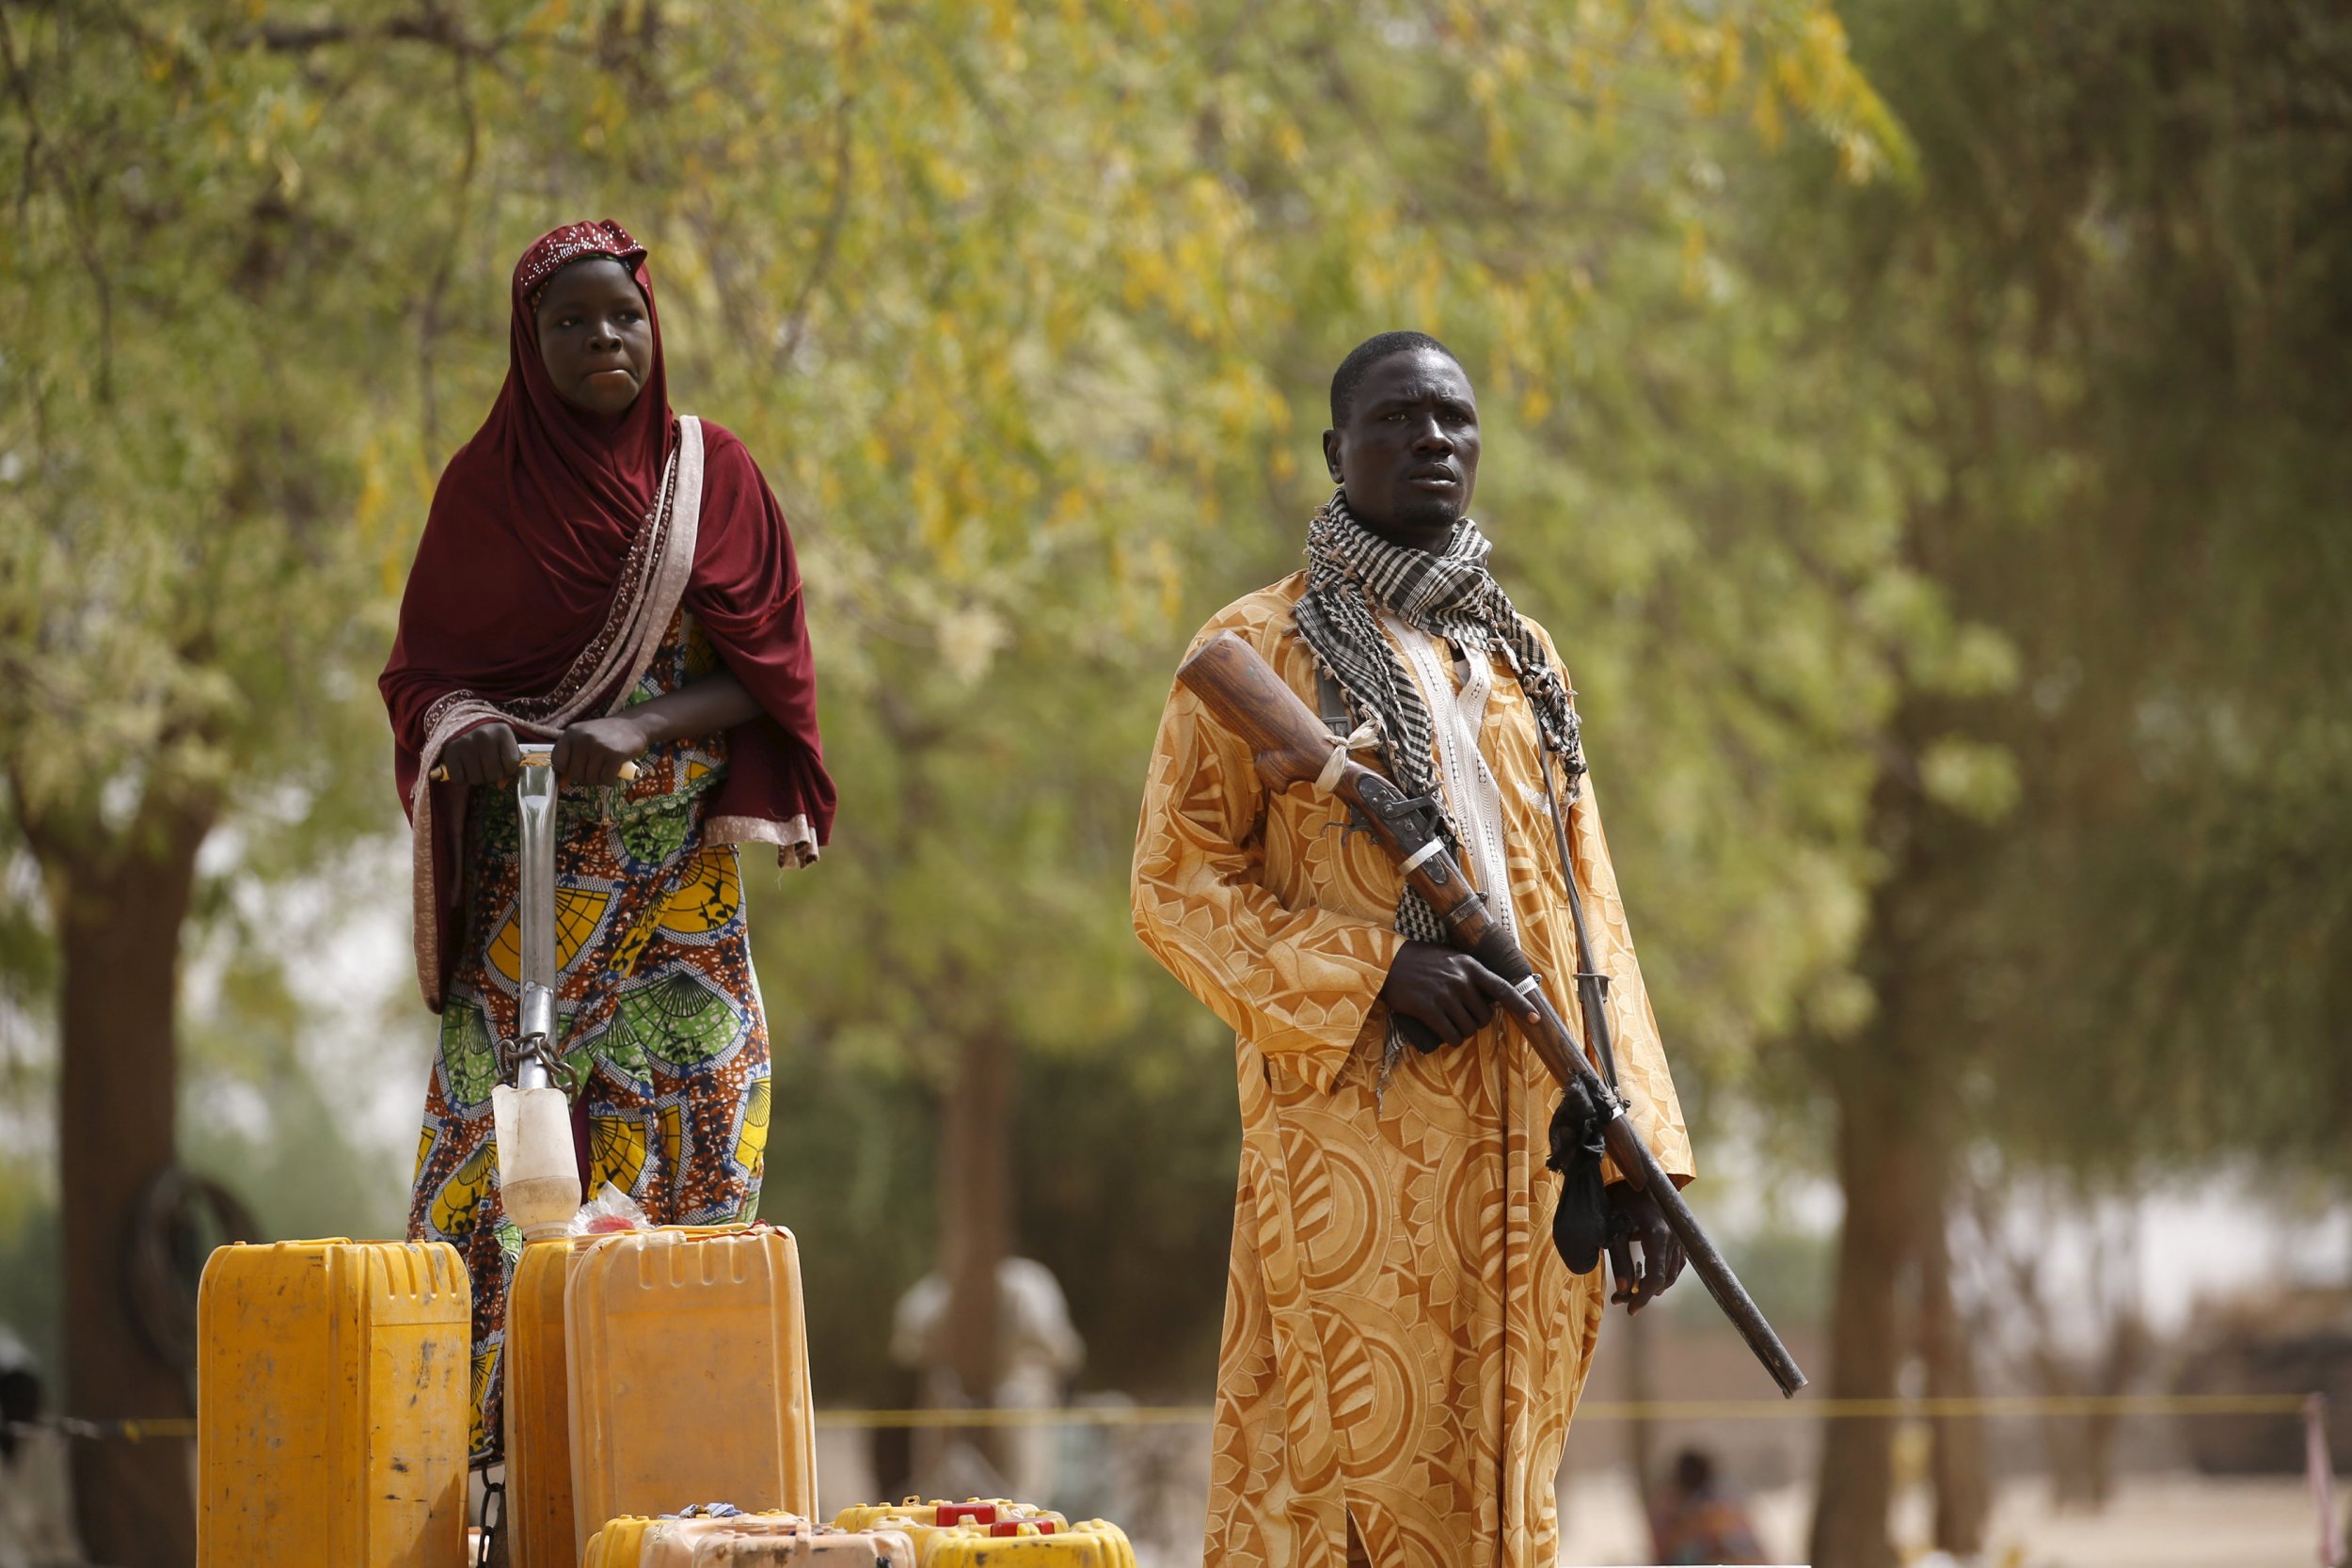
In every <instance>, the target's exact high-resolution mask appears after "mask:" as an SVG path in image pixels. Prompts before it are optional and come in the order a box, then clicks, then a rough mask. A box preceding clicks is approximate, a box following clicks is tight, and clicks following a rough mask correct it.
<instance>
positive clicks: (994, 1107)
mask: <svg viewBox="0 0 2352 1568" xmlns="http://www.w3.org/2000/svg"><path fill="white" fill-rule="evenodd" d="M1016 1064H1017V1053H1015V1051H1014V1049H1013V1045H1012V1042H1011V1041H1010V1040H1009V1039H1008V1038H1006V1037H1004V1036H1003V1035H1002V1034H1000V1033H998V1032H996V1031H994V1030H986V1031H982V1032H980V1033H977V1034H975V1035H973V1036H972V1037H968V1038H967V1039H965V1040H964V1042H963V1049H962V1052H961V1055H960V1056H959V1057H958V1059H957V1062H956V1077H955V1082H954V1084H953V1085H951V1086H950V1087H949V1089H948V1091H947V1098H946V1104H945V1105H944V1106H943V1107H942V1109H941V1116H940V1122H941V1126H940V1148H939V1182H940V1187H939V1227H940V1228H939V1261H940V1271H941V1272H942V1273H943V1274H944V1275H946V1279H947V1321H946V1325H945V1329H944V1332H943V1334H942V1336H941V1343H940V1348H941V1354H942V1355H943V1358H944V1359H945V1360H946V1365H947V1369H948V1370H950V1371H952V1372H953V1373H954V1374H955V1379H956V1382H957V1384H958V1385H959V1386H961V1389H962V1391H963V1395H964V1398H965V1399H967V1400H969V1401H970V1402H972V1403H974V1404H979V1405H988V1404H993V1403H994V1402H995V1399H996V1383H997V1378H998V1375H999V1362H1000V1358H999V1354H998V1353H999V1341H1000V1338H1001V1329H1000V1324H999V1323H998V1319H999V1317H1000V1315H1001V1314H1000V1311H999V1304H998V1299H997V1284H996V1275H997V1272H998V1265H999V1264H1000V1263H1002V1262H1003V1261H1004V1259H1006V1258H1008V1257H1009V1256H1010V1255H1011V1252H1012V1084H1013V1073H1014V1069H1015V1067H1016ZM971 1435H972V1437H973V1439H974V1447H976V1448H977V1449H979V1450H980V1452H981V1453H982V1454H983V1455H985V1456H986V1457H987V1458H988V1460H989V1462H990V1463H991V1464H993V1465H997V1466H998V1468H1000V1469H1001V1468H1002V1467H1003V1463H1004V1452H1005V1445H1003V1444H1002V1443H999V1442H997V1441H995V1440H994V1439H995V1438H996V1436H997V1435H998V1434H997V1433H994V1432H993V1431H991V1430H989V1429H985V1428H983V1429H978V1430H977V1431H975V1432H974V1433H972V1434H971Z"/></svg>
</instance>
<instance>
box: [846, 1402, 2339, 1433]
mask: <svg viewBox="0 0 2352 1568" xmlns="http://www.w3.org/2000/svg"><path fill="white" fill-rule="evenodd" d="M2302 1408H2303V1396H2302V1395H2300V1394H2082V1395H2063V1394H2060V1395H2043V1394H2018V1395H1991V1396H1986V1397H1982V1398H1978V1399H1943V1400H1924V1399H1922V1400H1900V1399H1896V1400H1806V1399H1799V1400H1646V1401H1632V1400H1620V1401H1606V1400H1592V1401H1587V1402H1585V1403H1583V1404H1581V1405H1579V1406H1578V1407H1577V1411H1576V1418H1577V1419H1578V1420H1580V1421H1630V1420H1643V1419H1647V1420H1654V1421H1674V1420H1679V1421H1748V1420H1789V1419H1799V1420H1815V1419H1820V1418H1852V1417H1879V1418H1899V1419H1926V1418H1937V1417H1950V1416H1992V1417H1997V1416H2292V1415H2296V1414H2298V1413H2299V1412H2300V1411H2301V1410H2302ZM1213 1415H1214V1412H1213V1411H1212V1409H1211V1407H1210V1406H1208V1405H1205V1404H1197V1405H1196V1404H1161V1405H1149V1404H1144V1405H1099V1406H1098V1405H1077V1406H1071V1407H1067V1408H1059V1407H1057V1408H1054V1409H1046V1410H820V1411H818V1413H817V1424H818V1426H820V1427H858V1428H875V1427H1029V1426H1102V1427H1114V1426H1178V1425H1187V1424H1189V1425H1195V1426H1205V1425H1207V1424H1208V1422H1209V1421H1210V1419H1211V1418H1212V1417H1213Z"/></svg>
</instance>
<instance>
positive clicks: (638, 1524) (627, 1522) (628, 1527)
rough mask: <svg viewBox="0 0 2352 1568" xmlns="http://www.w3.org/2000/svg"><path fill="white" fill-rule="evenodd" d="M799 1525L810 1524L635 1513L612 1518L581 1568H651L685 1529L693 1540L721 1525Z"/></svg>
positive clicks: (781, 1517)
mask: <svg viewBox="0 0 2352 1568" xmlns="http://www.w3.org/2000/svg"><path fill="white" fill-rule="evenodd" d="M771 1520H773V1521H777V1522H779V1523H783V1524H787V1525H799V1526H801V1527H802V1528H806V1527H807V1525H808V1521H807V1520H805V1519H803V1518H801V1517H800V1516H799V1515H797V1514H791V1513H756V1514H749V1515H745V1516H743V1517H741V1518H736V1519H648V1518H646V1517H644V1515H642V1514H634V1515H631V1516H630V1517H628V1518H626V1519H608V1520H606V1521H605V1522H604V1524H603V1526H602V1527H601V1528H598V1529H597V1531H596V1534H594V1535H592V1536H590V1537H589V1538H588V1547H587V1550H586V1551H584V1552H582V1553H581V1554H580V1568H648V1565H649V1564H650V1563H651V1562H652V1561H653V1560H654V1559H655V1558H657V1557H658V1556H660V1555H661V1554H662V1547H663V1543H664V1541H665V1539H668V1538H673V1537H675V1535H676V1534H677V1533H678V1532H679V1531H680V1530H684V1531H685V1532H686V1534H687V1538H688V1539H689V1540H691V1539H692V1536H693V1534H694V1532H695V1531H698V1530H704V1529H708V1528H713V1527H715V1526H721V1525H757V1524H761V1523H764V1522H767V1521H771Z"/></svg>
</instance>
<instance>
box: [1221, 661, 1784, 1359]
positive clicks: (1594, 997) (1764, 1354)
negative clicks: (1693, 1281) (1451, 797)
mask: <svg viewBox="0 0 2352 1568" xmlns="http://www.w3.org/2000/svg"><path fill="white" fill-rule="evenodd" d="M1176 678H1177V679H1178V680H1179V681H1181V682H1183V683H1184V686H1186V687H1187V688H1189V689H1191V691H1192V693H1193V695H1195V696H1197V697H1199V698H1200V701H1201V702H1202V704H1203V705H1206V706H1207V707H1208V709H1209V711H1210V712H1212V713H1214V714H1215V715H1216V718H1217V720H1218V721H1220V722H1221V723H1223V724H1224V726H1225V727H1226V728H1227V729H1228V730H1231V731H1232V733H1233V734H1234V735H1235V736H1238V737H1239V738H1240V739H1241V740H1243V741H1245V742H1247V743H1248V746H1249V749H1250V750H1251V752H1253V753H1255V757H1254V760H1255V762H1256V766H1257V769H1258V776H1259V778H1261V779H1262V780H1263V781H1264V783H1265V786H1266V788H1268V789H1270V790H1273V791H1275V792H1276V793H1278V794H1279V793H1280V792H1281V791H1283V790H1287V789H1290V788H1292V787H1293V786H1294V785H1297V784H1314V785H1315V786H1316V788H1317V789H1319V790H1322V791H1326V792H1327V793H1329V794H1332V795H1336V796H1338V797H1339V798H1340V799H1341V800H1343V801H1344V802H1345V803H1346V804H1347V805H1348V807H1349V808H1350V810H1351V811H1352V812H1353V813H1354V814H1355V819H1356V821H1357V823H1358V824H1359V825H1360V826H1361V827H1363V828H1364V829H1366V830H1367V831H1369V832H1371V833H1372V835H1373V837H1374V838H1375V839H1376V840H1378V841H1379V843H1380V845H1381V847H1384V848H1385V849H1387V850H1388V852H1389V853H1390V854H1391V856H1392V857H1394V858H1395V861H1396V863H1397V867H1398V869H1399V870H1401V871H1402V872H1403V873H1404V875H1405V879H1406V881H1407V882H1408V883H1410V884H1411V885H1412V887H1413V889H1414V891H1415V892H1417V893H1419V894H1420V895H1422V897H1423V898H1424V899H1426V900H1428V903H1429V907H1430V909H1431V910H1432V911H1435V912H1436V914H1437V916H1438V920H1439V921H1440V922H1442V923H1443V924H1444V926H1445V929H1446V933H1447V940H1448V941H1450V942H1452V943H1453V944H1454V946H1455V947H1458V948H1460V949H1462V950H1463V951H1464V952H1466V953H1469V954H1470V956H1471V957H1473V958H1476V959H1477V960H1478V961H1479V962H1480V963H1483V964H1485V965H1486V967H1487V968H1488V969H1490V970H1493V971H1494V972H1495V973H1496V974H1499V975H1501V976H1502V978H1503V979H1504V980H1505V981H1507V982H1509V983H1510V984H1511V986H1512V987H1514V988H1515V989H1516V990H1518V992H1519V993H1520V994H1521V995H1522V996H1524V997H1526V998H1527V1000H1528V1001H1529V1002H1530V1003H1531V1004H1532V1005H1533V1006H1534V1008H1535V1010H1536V1011H1537V1012H1538V1013H1539V1014H1541V1015H1542V1022H1540V1023H1539V1024H1531V1023H1528V1022H1525V1021H1524V1020H1522V1021H1521V1022H1520V1028H1521V1029H1522V1030H1523V1031H1525V1033H1526V1035H1527V1040H1528V1044H1529V1045H1531V1046H1532V1047H1534V1052H1535V1054H1536V1055H1537V1056H1538V1057H1539V1058H1541V1060H1542V1061H1543V1064H1544V1066H1545V1067H1547V1068H1549V1069H1550V1070H1551V1075H1552V1076H1553V1077H1554V1078H1556V1079H1558V1080H1559V1082H1560V1084H1561V1085H1562V1086H1563V1087H1564V1088H1565V1087H1569V1086H1577V1087H1581V1089H1582V1090H1583V1092H1584V1093H1585V1094H1587V1095H1589V1096H1591V1097H1592V1101H1593V1103H1594V1104H1595V1105H1596V1106H1597V1107H1598V1108H1599V1111H1600V1115H1601V1117H1602V1118H1603V1126H1602V1138H1603V1140H1604V1141H1605V1142H1606V1144H1607V1146H1608V1148H1609V1153H1610V1156H1611V1158H1613V1160H1615V1161H1616V1164H1617V1169H1618V1171H1619V1172H1620V1173H1622V1174H1623V1175H1624V1177H1625V1179H1626V1180H1627V1181H1629V1182H1630V1183H1631V1184H1632V1185H1633V1187H1634V1188H1635V1189H1636V1190H1638V1191H1641V1192H1645V1193H1647V1194H1649V1195H1650V1196H1651V1198H1652V1199H1653V1200H1654V1201H1655V1202H1656V1203H1657V1205H1658V1207H1659V1210H1660V1212H1661V1213H1663V1214H1664V1215H1665V1218H1666V1224H1667V1226H1668V1227H1670V1228H1671V1229H1672V1230H1673V1231H1674V1233H1675V1238H1676V1240H1677V1241H1679V1242H1680V1243H1682V1250H1683V1252H1684V1253H1685V1254H1686V1255H1687V1257H1688V1259H1689V1260H1690V1264H1691V1268H1692V1271H1693V1272H1694V1273H1696V1274H1697V1275H1698V1276H1699V1278H1700V1279H1701V1280H1702V1281H1703V1282H1704V1283H1705V1284H1706V1286H1707V1293H1708V1295H1710V1296H1713V1297H1714V1298H1715V1305H1716V1306H1717V1307H1721V1308H1723V1312H1724V1317H1726V1318H1728V1319H1730V1320H1731V1326H1732V1327H1734V1328H1736V1329H1738V1330H1739V1331H1740V1338H1742V1339H1745V1340H1746V1341H1747V1343H1748V1349H1749V1350H1750V1351H1752V1352H1754V1353H1755V1354H1756V1359H1757V1360H1758V1361H1760V1362H1762V1363H1763V1365H1764V1370H1766V1371H1767V1372H1769V1373H1771V1374H1772V1381H1773V1382H1774V1383H1776V1384H1778V1385H1779V1386H1780V1391H1781V1393H1782V1394H1783V1395H1787V1396H1791V1397H1793V1396H1794V1395H1795V1393H1796V1392H1797V1390H1798V1389H1800V1388H1802V1387H1804V1385H1805V1376H1804V1372H1803V1371H1801V1370H1798V1368H1797V1363H1796V1361H1795V1360H1794V1358H1792V1357H1791V1356H1790V1355H1789V1354H1788V1347H1787V1346H1785V1345H1783V1344H1782V1343H1781V1342H1780V1336H1779V1335H1777V1334H1775V1333H1773V1332H1772V1324H1771V1323H1768V1322H1766V1321H1765V1318H1764V1314H1763V1312H1762V1311H1760V1310H1759V1309H1758V1308H1757V1307H1756V1303H1755V1301H1754V1300H1753V1299H1751V1298H1750V1297H1749V1295H1748V1292H1747V1291H1746V1289H1745V1288H1744V1287H1742V1286H1741V1285H1740V1279H1739V1276H1738V1275H1735V1274H1733V1273H1732V1272H1731V1265H1730V1264H1729V1263H1726V1262H1724V1255H1723V1254H1722V1253H1721V1252H1719V1251H1717V1250H1716V1248H1715V1243H1713V1242H1712V1241H1711V1240H1709V1239H1708V1234H1707V1232H1706V1231H1705V1230H1704V1229H1702V1228H1701V1227H1700V1226H1699V1221H1698V1216H1697V1215H1696V1214H1694V1213H1692V1212H1691V1206H1690V1205H1689V1204H1688V1203H1685V1202H1684V1201H1683V1200H1682V1195H1681V1193H1680V1192H1678V1191H1677V1190H1676V1187H1675V1184H1674V1179H1673V1178H1672V1177H1669V1176H1668V1175H1667V1174H1666V1172H1665V1170H1664V1169H1663V1167H1661V1165H1660V1164H1659V1163H1658V1156H1657V1155H1655V1154H1653V1153H1651V1152H1650V1150H1649V1146H1648V1145H1646V1144H1645V1143H1644V1142H1643V1141H1642V1138H1641V1134H1640V1133H1638V1132H1635V1131H1634V1130H1633V1121H1632V1118H1631V1117H1628V1116H1627V1115H1626V1108H1625V1102H1624V1101H1621V1100H1619V1099H1618V1098H1617V1095H1616V1091H1615V1090H1614V1089H1613V1088H1612V1087H1611V1086H1610V1085H1609V1084H1608V1083H1607V1082H1606V1081H1605V1080H1604V1079H1603V1078H1602V1077H1601V1075H1600V1074H1599V1073H1597V1072H1596V1071H1594V1070H1593V1066H1592V1063H1591V1062H1589V1061H1588V1060H1586V1058H1585V1054H1584V1051H1583V1049H1582V1047H1581V1046H1580V1044H1579V1043H1578V1041H1577V1039H1576V1037H1575V1035H1574V1034H1573V1033H1572V1032H1571V1031H1570V1030H1569V1028H1568V1025H1567V1022H1566V1021H1565V1019H1563V1018H1562V1017H1561V1016H1560V1013H1559V1009H1557V1008H1556V1007H1554V1006H1552V1005H1551V999H1550V998H1549V997H1548V996H1546V995H1545V994H1544V988H1543V981H1542V978H1541V977H1540V976H1539V975H1537V974H1536V973H1535V971H1534V966H1533V965H1531V964H1530V963H1529V962H1528V961H1527V955H1526V954H1525V953H1523V952H1521V951H1520V950H1519V944H1518V942H1514V941H1513V940H1512V939H1511V935H1510V933H1509V932H1507V931H1505V930H1504V929H1503V928H1502V925H1501V924H1500V923H1499V922H1497V921H1496V920H1494V919H1493V918H1492V917H1491V916H1490V915H1488V913H1487V911H1486V903H1485V901H1484V900H1483V899H1481V898H1480V897H1479V896H1478V895H1477V893H1476V892H1475V891H1473V890H1472V889H1471V887H1470V882H1469V880H1468V879H1466V878H1465V877H1464V876H1463V875H1462V868H1461V867H1460V866H1459V865H1457V864H1456V863H1454V856H1453V854H1452V852H1451V851H1449V850H1448V849H1447V848H1446V846H1445V840H1444V838H1443V837H1442V836H1440V834H1439V833H1438V820H1437V815H1436V812H1435V811H1434V809H1433V808H1432V806H1431V805H1430V803H1429V802H1428V801H1426V800H1408V799H1406V795H1405V793H1404V791H1402V790H1400V789H1398V788H1397V786H1396V784H1394V783H1393V782H1392V781H1391V780H1390V779H1389V778H1388V777H1387V776H1385V775H1384V774H1381V773H1379V772H1376V771H1375V770H1374V769H1372V768H1366V767H1365V766H1364V765H1363V764H1361V763H1359V762H1357V761H1356V760H1354V759H1353V758H1352V757H1349V756H1348V755H1347V753H1346V751H1345V747H1344V743H1343V742H1342V741H1340V740H1338V739H1337V738H1336V737H1334V736H1332V735H1331V734H1330V732H1329V731H1327V729H1325V728H1324V726H1323V723H1322V721H1320V720H1318V719H1316V717H1315V716H1314V715H1313V714H1312V713H1311V712H1310V711H1309V710H1308V707H1307V705H1306V704H1305V703H1303V702H1301V701H1299V699H1298V694H1297V693H1296V692H1295V691H1293V690H1292V689H1290V688H1289V687H1288V686H1285V685H1284V684H1283V683H1282V679H1281V677H1280V676H1279V675H1277V674H1276V673H1274V671H1273V669H1272V667H1271V666H1269V665H1268V664H1267V663H1266V661H1265V660H1264V659H1263V657H1260V656H1259V653H1258V650H1257V649H1255V648H1253V647H1251V646H1250V645H1249V644H1248V642H1245V641H1242V639H1241V638H1240V637H1239V636H1237V635H1236V634H1234V633H1232V632H1230V631H1228V632H1220V633H1219V634H1218V635H1216V637H1213V638H1211V639H1210V640H1209V641H1208V642H1207V643H1206V644H1204V645H1203V646H1202V647H1201V649H1200V652H1199V653H1196V654H1194V655H1193V656H1192V657H1190V658H1188V659H1186V660H1185V661H1184V667H1183V668H1182V669H1180V670H1178V671H1177V672H1176ZM1547 784H1549V781H1547ZM1562 873H1563V875H1564V876H1565V879H1566V880H1567V883H1568V887H1569V890H1570V893H1571V895H1573V894H1574V890H1575V887H1576V871H1575V868H1574V866H1573V865H1564V866H1563V867H1562ZM1572 913H1573V915H1574V918H1575V924H1576V942H1577V948H1578V953H1577V958H1578V962H1579V963H1580V964H1581V970H1582V973H1581V974H1579V976H1578V980H1579V983H1580V985H1581V987H1582V990H1583V994H1582V998H1581V1000H1582V1003H1583V1007H1582V1011H1583V1014H1584V1020H1585V1025H1586V1027H1587V1028H1588V1029H1593V1030H1596V1031H1597V1033H1596V1034H1595V1036H1594V1037H1593V1044H1594V1047H1595V1050H1596V1052H1597V1053H1598V1054H1599V1056H1600V1059H1601V1060H1603V1061H1606V1060H1609V1059H1610V1055H1609V1053H1610V1049H1611V1042H1610V1039H1609V1033H1608V1030H1609V1021H1608V1010H1607V1008H1606V1007H1605V1006H1602V1005H1601V987H1600V982H1601V980H1602V976H1601V975H1600V974H1598V973H1597V971H1596V970H1595V968H1594V965H1593V955H1592V948H1591V945H1590V943H1589V942H1587V941H1586V938H1585V933H1584V918H1583V910H1582V908H1581V900H1578V901H1577V903H1576V904H1575V905H1574V906H1572ZM1515 1016H1516V1015H1515Z"/></svg>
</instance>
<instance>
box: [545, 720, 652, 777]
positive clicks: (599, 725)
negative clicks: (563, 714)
mask: <svg viewBox="0 0 2352 1568" xmlns="http://www.w3.org/2000/svg"><path fill="white" fill-rule="evenodd" d="M654 739H655V737H654V736H650V735H648V734H646V733H645V727H644V725H643V724H641V723H640V722H639V721H637V720H636V719H635V718H634V717H632V715H631V714H628V713H616V714H613V715H612V717H611V718H608V719H589V720H585V721H581V722H580V723H577V724H574V725H573V726H572V727H571V728H569V729H567V730H565V731H564V733H563V734H562V735H560V736H556V739H555V758H554V761H555V772H556V776H557V777H558V778H561V779H563V780H564V781H566V782H567V783H570V784H619V783H620V782H621V767H622V765H623V764H625V763H630V762H634V761H636V760H637V759H638V758H639V757H641V756H644V754H645V751H646V748H647V747H649V746H651V745H652V744H653V742H654Z"/></svg>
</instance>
